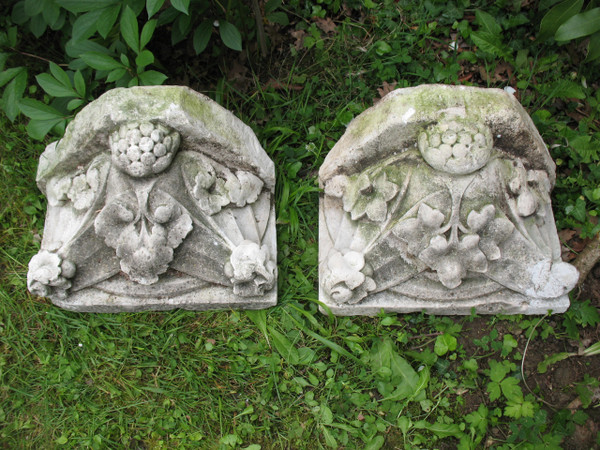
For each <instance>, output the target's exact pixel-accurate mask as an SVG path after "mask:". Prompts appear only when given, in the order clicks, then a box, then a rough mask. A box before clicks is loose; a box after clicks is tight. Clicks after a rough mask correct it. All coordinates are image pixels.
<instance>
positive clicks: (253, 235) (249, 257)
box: [28, 122, 276, 299]
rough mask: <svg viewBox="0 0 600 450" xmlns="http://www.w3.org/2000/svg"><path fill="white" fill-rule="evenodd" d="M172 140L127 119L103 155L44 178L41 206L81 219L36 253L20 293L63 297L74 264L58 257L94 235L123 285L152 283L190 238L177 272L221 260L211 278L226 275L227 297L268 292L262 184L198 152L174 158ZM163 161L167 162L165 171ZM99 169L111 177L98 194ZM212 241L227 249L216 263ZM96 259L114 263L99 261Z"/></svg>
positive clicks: (171, 133)
mask: <svg viewBox="0 0 600 450" xmlns="http://www.w3.org/2000/svg"><path fill="white" fill-rule="evenodd" d="M180 144H181V138H180V135H179V133H178V132H177V131H176V130H174V129H171V128H169V127H167V126H165V125H163V124H160V123H153V122H141V123H138V122H132V123H127V124H124V125H121V126H120V127H119V128H118V129H117V130H115V131H114V132H112V133H111V134H110V135H109V146H110V158H108V157H107V156H106V154H101V155H100V156H98V157H97V158H96V159H95V160H93V161H92V162H91V163H90V165H89V166H88V167H87V168H85V169H78V170H77V171H76V172H74V173H71V174H68V175H65V176H58V177H53V178H52V179H50V180H49V182H48V185H47V194H48V198H49V203H50V205H51V206H52V207H55V208H67V209H68V210H70V211H72V214H74V215H75V216H76V217H81V220H78V221H77V222H75V223H74V224H72V225H70V226H71V227H72V228H74V230H71V232H70V236H71V237H70V238H69V239H68V240H67V241H62V242H59V244H58V245H59V247H60V248H58V250H56V251H52V252H49V251H46V250H43V251H41V252H40V253H38V254H37V255H36V256H35V257H34V258H33V259H32V260H31V262H30V270H29V273H28V287H29V290H30V291H31V292H32V293H34V294H37V295H43V296H51V297H53V298H60V299H64V298H68V293H69V289H70V288H71V286H72V283H71V280H72V279H73V277H75V276H76V267H75V264H73V263H72V262H70V261H67V260H65V259H64V258H63V257H61V256H59V255H62V254H67V255H68V253H69V251H70V248H71V247H72V246H74V243H75V242H76V241H77V240H78V239H93V238H94V237H97V238H98V239H100V240H101V241H100V242H101V244H100V246H102V245H106V246H108V247H109V248H110V249H113V250H114V254H115V255H116V258H117V259H116V261H118V265H119V267H118V269H120V271H121V272H122V273H123V274H124V275H125V276H126V278H127V279H128V281H129V282H132V283H136V284H140V285H153V284H155V283H158V282H159V281H160V279H161V276H162V275H163V274H166V273H167V271H168V270H169V268H170V267H171V264H172V263H173V261H174V260H175V258H177V250H178V248H180V247H182V245H181V244H182V243H183V242H184V241H185V240H186V239H196V240H198V239H199V241H195V242H192V243H189V245H187V246H185V247H186V248H185V252H187V253H186V257H185V260H184V262H182V263H181V264H183V265H184V266H181V264H180V265H178V267H182V270H184V272H185V276H192V277H198V278H200V279H202V276H203V273H202V272H203V271H202V270H201V267H202V264H221V267H216V268H214V267H211V270H213V271H217V272H219V271H220V273H221V274H222V276H220V277H216V278H215V277H214V276H212V280H213V281H211V282H213V283H214V282H215V281H214V280H215V279H218V280H229V283H230V285H228V287H229V288H230V289H232V291H233V293H234V294H235V295H238V296H241V297H253V296H260V295H263V294H264V293H265V292H267V291H270V290H271V289H273V288H274V284H275V274H276V265H275V260H274V255H273V254H272V253H273V251H272V250H271V249H270V248H269V247H268V246H267V245H264V244H263V242H262V240H263V238H264V235H265V230H266V228H267V224H268V223H269V221H270V219H269V217H270V214H271V202H270V193H269V192H268V191H266V190H265V189H264V182H263V181H262V180H261V179H260V178H259V177H257V176H256V175H254V174H253V173H251V172H249V171H246V170H231V169H229V168H227V167H224V166H222V165H221V164H218V163H217V162H215V161H214V160H212V159H210V158H208V157H206V156H205V155H203V154H200V153H196V152H189V151H185V150H182V151H181V152H180V155H179V156H178V157H177V158H176V157H175V156H176V154H177V153H178V151H179V150H180ZM107 150H108V149H107ZM171 166H175V167H173V170H168V169H170V168H171ZM109 167H112V169H109ZM109 170H110V174H111V175H110V176H109V177H108V179H109V182H108V183H109V184H110V183H112V184H111V185H110V187H109V188H108V189H107V190H106V191H103V185H104V183H105V181H106V178H107V175H108V173H109ZM181 180H183V182H181ZM101 191H102V192H104V193H102V192H101ZM101 194H102V195H104V197H101ZM93 205H95V206H94V208H96V211H92V206H93ZM184 205H186V206H184ZM58 217H60V216H58ZM65 217H66V216H65ZM69 220H70V221H71V222H72V220H71V219H69ZM196 227H199V228H198V231H197V232H195V233H194V232H193V230H194V228H196ZM88 229H89V230H91V232H90V231H88ZM57 234H58V236H59V237H61V236H60V234H59V233H57ZM53 245H54V244H53ZM215 245H216V246H219V249H218V250H215V249H214V246H215ZM221 246H225V247H226V248H227V249H228V250H229V254H230V256H229V258H228V259H227V260H225V261H222V260H220V258H222V256H221V255H222V254H223V250H222V249H221ZM75 247H77V248H79V249H81V248H85V245H82V244H80V243H78V244H77V245H75ZM90 247H94V249H95V250H94V252H100V250H98V245H97V244H93V245H92V244H91V242H90ZM211 247H213V248H211ZM102 254H104V255H105V254H106V253H102ZM98 255H100V253H98ZM202 255H206V256H207V259H206V260H203V259H202ZM212 258H216V259H212ZM104 260H106V258H103V260H102V261H99V263H100V264H99V267H98V270H99V271H103V270H104V271H105V272H106V274H107V275H106V276H105V277H104V278H103V277H102V275H100V276H98V277H97V279H98V280H103V279H106V277H111V276H112V275H113V274H115V273H116V272H118V269H117V270H114V268H104V266H103V264H104ZM112 261H115V260H114V258H113V259H112ZM207 261H210V262H207ZM106 264H114V263H113V262H109V261H108V260H106ZM190 264H191V265H193V266H194V267H197V269H196V270H194V267H190ZM80 284H81V285H86V282H85V281H82V282H81V283H80Z"/></svg>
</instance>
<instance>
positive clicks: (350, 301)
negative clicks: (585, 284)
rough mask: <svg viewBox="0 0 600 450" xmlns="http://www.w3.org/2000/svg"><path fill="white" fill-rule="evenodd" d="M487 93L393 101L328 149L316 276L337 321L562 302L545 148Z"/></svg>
mask: <svg viewBox="0 0 600 450" xmlns="http://www.w3.org/2000/svg"><path fill="white" fill-rule="evenodd" d="M427 89H430V90H431V92H428V91H427ZM492 94H493V95H491V94H488V91H486V90H481V89H469V88H464V87H461V88H447V87H439V86H427V87H422V88H415V89H407V90H398V91H396V92H395V93H393V94H391V95H390V96H389V98H388V97H386V99H385V100H384V101H383V102H381V104H378V105H377V106H376V107H373V108H372V109H370V110H368V111H367V112H365V113H364V114H363V115H361V116H359V117H358V118H356V119H355V121H354V122H352V124H351V125H350V126H349V128H348V130H347V132H346V134H345V135H344V137H343V138H342V139H341V140H340V141H339V142H338V144H337V145H336V146H335V147H334V148H333V149H332V151H331V153H330V155H329V156H328V157H327V158H326V160H325V163H324V164H323V167H322V168H321V171H320V183H321V186H322V187H323V194H322V199H321V208H320V227H321V232H320V269H319V270H320V289H321V290H320V292H321V296H320V299H321V301H322V302H323V303H324V304H325V305H327V306H329V307H330V308H331V309H332V310H333V311H334V313H338V314H374V313H377V312H378V311H379V310H381V309H382V308H383V309H385V310H388V311H398V312H404V311H407V312H408V311H415V310H427V311H431V312H437V313H442V314H443V313H447V314H456V313H460V314H468V313H469V312H470V311H471V308H475V309H476V310H477V311H481V312H495V311H503V312H526V313H539V312H541V311H543V312H545V310H544V304H546V305H548V306H547V307H546V308H547V309H558V310H561V309H562V310H564V308H565V306H564V305H565V304H567V305H568V298H566V295H565V294H566V293H567V292H568V291H569V289H571V288H572V287H573V285H574V284H575V282H576V280H577V272H576V270H575V269H574V268H572V267H571V266H569V265H568V264H565V263H562V262H561V261H560V259H559V257H560V246H559V244H558V240H557V236H556V229H555V227H554V223H553V219H552V211H551V207H550V195H549V193H550V190H551V186H552V181H551V179H552V178H553V176H554V174H553V167H552V165H551V162H549V163H548V164H546V163H545V162H546V161H547V160H546V159H544V158H546V156H544V153H543V152H547V150H546V149H545V146H544V145H543V142H541V139H540V138H539V135H538V134H537V132H536V131H535V129H534V128H533V126H532V125H531V124H530V122H525V123H524V117H525V115H524V113H522V112H521V111H520V110H519V109H518V108H519V107H518V105H516V104H514V103H513V102H512V100H511V99H510V98H509V99H506V98H505V94H503V93H499V92H497V91H493V92H492ZM490 95H491V96H490ZM421 96H422V98H421ZM424 98H429V99H430V102H431V104H428V103H427V102H426V101H425V100H423V99H424ZM489 98H494V99H496V100H498V99H500V100H501V101H502V102H504V103H508V104H510V107H508V106H503V108H500V109H498V110H496V109H495V106H494V102H493V101H491V100H489ZM470 99H475V100H470ZM470 101H471V102H472V103H469V102H470ZM444 104H445V105H446V107H445V108H444V107H443V106H442V105H444ZM417 105H418V106H417ZM419 108H421V110H419ZM483 111H487V112H483ZM513 111H514V112H513ZM363 116H364V120H363ZM484 120H485V122H484ZM359 131H360V132H359ZM386 133H387V134H386ZM397 144H400V145H401V146H400V147H398V146H397ZM528 146H529V147H528ZM535 146H538V147H535ZM532 147H533V148H532ZM528 148H529V149H530V151H532V152H533V151H535V152H538V153H539V155H540V156H538V157H537V158H538V159H536V158H535V157H533V156H531V157H530V156H529V155H528V154H527V151H528ZM546 154H547V153H546ZM374 161H376V162H375V163H374ZM544 164H546V165H544ZM544 302H545V303H544ZM445 304H447V305H448V306H445ZM531 305H534V306H531Z"/></svg>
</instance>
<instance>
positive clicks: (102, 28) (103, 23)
mask: <svg viewBox="0 0 600 450" xmlns="http://www.w3.org/2000/svg"><path fill="white" fill-rule="evenodd" d="M101 11H102V14H100V17H99V18H98V24H97V27H96V28H97V30H98V33H100V36H102V37H103V38H104V39H106V37H107V36H108V33H110V30H112V28H113V26H114V25H115V22H116V21H117V17H119V12H120V11H121V5H113V6H109V7H108V8H104V9H102V10H101Z"/></svg>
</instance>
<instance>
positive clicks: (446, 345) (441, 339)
mask: <svg viewBox="0 0 600 450" xmlns="http://www.w3.org/2000/svg"><path fill="white" fill-rule="evenodd" d="M456 344H457V342H456V338H455V337H454V336H452V335H450V334H448V333H444V334H441V335H440V336H438V337H437V338H436V340H435V346H434V348H433V351H434V352H435V353H436V355H438V356H443V355H445V354H446V353H448V352H449V351H450V352H451V351H454V350H456Z"/></svg>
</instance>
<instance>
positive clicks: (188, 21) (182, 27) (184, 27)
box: [174, 14, 192, 37]
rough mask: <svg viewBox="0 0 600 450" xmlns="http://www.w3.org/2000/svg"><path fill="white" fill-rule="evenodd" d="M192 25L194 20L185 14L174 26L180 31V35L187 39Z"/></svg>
mask: <svg viewBox="0 0 600 450" xmlns="http://www.w3.org/2000/svg"><path fill="white" fill-rule="evenodd" d="M191 25H192V18H191V17H190V16H186V15H185V14H181V15H180V16H179V17H178V18H177V20H176V21H175V24H174V26H175V27H177V29H178V30H179V34H180V35H181V36H183V37H187V34H188V32H189V30H190V28H191Z"/></svg>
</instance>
